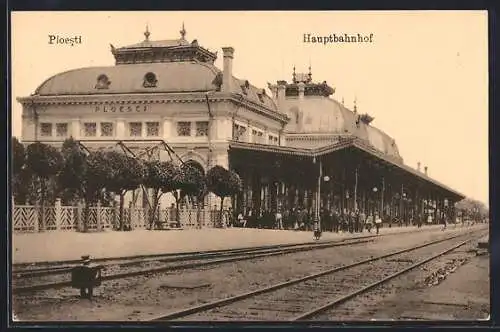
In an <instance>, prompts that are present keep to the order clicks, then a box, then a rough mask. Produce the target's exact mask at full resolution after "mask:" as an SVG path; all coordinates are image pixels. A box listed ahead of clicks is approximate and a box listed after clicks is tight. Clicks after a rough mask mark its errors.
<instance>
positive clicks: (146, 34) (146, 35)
mask: <svg viewBox="0 0 500 332" xmlns="http://www.w3.org/2000/svg"><path fill="white" fill-rule="evenodd" d="M150 35H151V34H150V33H149V26H148V25H147V24H146V31H145V32H144V37H146V40H147V41H149V36H150Z"/></svg>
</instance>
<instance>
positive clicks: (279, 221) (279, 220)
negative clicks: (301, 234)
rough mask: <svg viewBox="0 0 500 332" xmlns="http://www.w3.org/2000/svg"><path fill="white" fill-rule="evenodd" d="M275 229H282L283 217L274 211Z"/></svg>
mask: <svg viewBox="0 0 500 332" xmlns="http://www.w3.org/2000/svg"><path fill="white" fill-rule="evenodd" d="M276 227H277V228H278V229H283V215H282V214H281V212H280V211H279V210H278V211H276Z"/></svg>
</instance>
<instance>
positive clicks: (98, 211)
mask: <svg viewBox="0 0 500 332" xmlns="http://www.w3.org/2000/svg"><path fill="white" fill-rule="evenodd" d="M42 213H43V215H42ZM85 213H88V218H87V224H86V225H84V220H85ZM157 213H158V217H159V219H158V220H159V221H160V222H161V223H163V224H167V225H168V224H170V225H172V224H177V223H178V221H177V213H175V209H172V208H167V209H160V210H159V211H157ZM119 215H120V210H119V207H101V206H92V207H89V209H88V211H87V212H86V211H85V207H84V206H83V205H79V206H62V205H61V202H60V200H57V201H56V203H55V205H54V206H48V207H44V208H43V211H42V208H41V207H40V206H33V205H13V211H12V223H13V230H14V232H40V231H54V230H57V231H62V230H67V231H84V230H87V231H105V230H117V229H119V227H120V225H119ZM218 215H219V211H214V210H209V209H208V208H203V209H193V208H186V207H183V208H181V209H179V213H178V217H179V223H180V227H181V228H184V229H186V228H210V227H216V226H217V225H219V223H218V222H217V220H219V218H218ZM42 216H43V218H42ZM149 216H150V211H149V209H148V208H134V207H128V208H124V209H123V220H124V225H125V227H126V228H127V229H128V228H130V229H131V230H134V229H148V228H149V220H150V218H149ZM42 220H43V221H42Z"/></svg>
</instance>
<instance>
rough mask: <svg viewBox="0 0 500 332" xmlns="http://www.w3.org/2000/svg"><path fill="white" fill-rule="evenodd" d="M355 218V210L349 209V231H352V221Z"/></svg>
mask: <svg viewBox="0 0 500 332" xmlns="http://www.w3.org/2000/svg"><path fill="white" fill-rule="evenodd" d="M355 219H356V212H354V211H351V212H350V213H349V233H351V234H352V233H354V222H355Z"/></svg>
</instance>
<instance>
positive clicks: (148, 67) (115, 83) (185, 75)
mask: <svg viewBox="0 0 500 332" xmlns="http://www.w3.org/2000/svg"><path fill="white" fill-rule="evenodd" d="M219 72H220V70H218V69H217V68H216V67H215V66H213V65H210V64H207V63H200V62H164V63H137V64H123V65H118V66H110V67H89V68H80V69H74V70H70V71H67V72H63V73H60V74H57V75H54V76H52V77H51V78H49V79H48V80H46V81H45V82H43V83H42V84H41V85H40V86H39V87H38V89H37V90H36V91H35V94H38V95H41V96H48V95H82V94H84V95H89V94H117V93H124V94H125V93H160V92H195V91H209V90H215V89H216V85H215V82H214V79H215V77H216V75H217V74H218V73H219ZM148 73H152V74H154V79H153V80H152V81H151V82H149V84H148V80H147V79H146V74H148ZM151 78H152V77H151ZM155 80H156V82H154V81H155Z"/></svg>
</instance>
